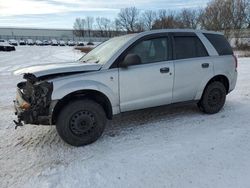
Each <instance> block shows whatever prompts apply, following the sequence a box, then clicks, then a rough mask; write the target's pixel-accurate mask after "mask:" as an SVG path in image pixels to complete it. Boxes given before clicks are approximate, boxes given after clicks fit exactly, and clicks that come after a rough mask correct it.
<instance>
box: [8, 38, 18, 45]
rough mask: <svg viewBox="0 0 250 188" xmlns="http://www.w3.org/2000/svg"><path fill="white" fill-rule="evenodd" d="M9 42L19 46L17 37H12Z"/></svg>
mask: <svg viewBox="0 0 250 188" xmlns="http://www.w3.org/2000/svg"><path fill="white" fill-rule="evenodd" d="M9 44H10V45H13V46H17V45H18V42H17V41H16V40H15V39H10V40H9Z"/></svg>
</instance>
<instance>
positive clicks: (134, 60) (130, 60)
mask: <svg viewBox="0 0 250 188" xmlns="http://www.w3.org/2000/svg"><path fill="white" fill-rule="evenodd" d="M138 64H141V58H140V57H139V56H138V55H136V54H128V55H126V57H125V58H124V60H123V62H121V64H120V67H122V68H127V67H129V66H131V65H138Z"/></svg>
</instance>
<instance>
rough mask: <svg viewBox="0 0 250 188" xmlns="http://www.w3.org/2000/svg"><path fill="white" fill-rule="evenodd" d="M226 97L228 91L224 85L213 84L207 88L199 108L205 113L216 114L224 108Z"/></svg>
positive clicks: (216, 82)
mask: <svg viewBox="0 0 250 188" xmlns="http://www.w3.org/2000/svg"><path fill="white" fill-rule="evenodd" d="M226 95H227V91H226V88H225V86H224V85H223V83H221V82H218V81H215V82H212V83H210V84H209V85H208V86H207V87H206V88H205V90H204V92H203V95H202V98H201V100H200V101H199V103H198V107H199V109H200V110H201V111H202V112H204V113H207V114H215V113H217V112H219V111H220V110H221V109H222V107H223V106H224V104H225V101H226Z"/></svg>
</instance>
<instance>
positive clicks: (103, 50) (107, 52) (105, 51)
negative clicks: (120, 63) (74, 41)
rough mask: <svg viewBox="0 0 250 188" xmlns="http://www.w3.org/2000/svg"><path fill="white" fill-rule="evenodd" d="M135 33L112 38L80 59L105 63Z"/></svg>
mask: <svg viewBox="0 0 250 188" xmlns="http://www.w3.org/2000/svg"><path fill="white" fill-rule="evenodd" d="M133 37H134V35H125V36H121V37H115V38H112V39H110V40H108V41H106V42H104V43H102V44H100V45H99V46H97V47H96V48H94V49H93V50H91V51H90V52H89V53H87V54H86V55H85V56H83V57H82V58H81V59H80V61H82V62H88V61H95V62H96V63H98V64H105V63H106V62H107V61H108V60H109V59H110V58H111V57H112V56H113V55H114V54H115V53H116V52H117V51H118V50H119V48H121V47H122V46H123V45H124V44H126V43H127V42H128V41H129V40H130V39H131V38H133Z"/></svg>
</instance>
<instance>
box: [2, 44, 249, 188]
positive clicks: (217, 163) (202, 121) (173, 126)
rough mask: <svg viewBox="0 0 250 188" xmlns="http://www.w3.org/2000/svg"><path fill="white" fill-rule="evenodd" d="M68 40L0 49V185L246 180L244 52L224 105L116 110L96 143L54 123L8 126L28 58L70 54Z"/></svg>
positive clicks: (232, 186) (230, 185)
mask: <svg viewBox="0 0 250 188" xmlns="http://www.w3.org/2000/svg"><path fill="white" fill-rule="evenodd" d="M80 56H81V54H80V53H79V52H77V51H74V50H73V49H72V48H70V47H35V46H34V47H17V51H16V52H10V53H4V52H0V81H1V90H0V110H1V114H0V115H1V121H0V138H1V139H0V187H1V188H5V187H25V188H29V187H30V188H34V187H35V188H36V187H39V188H40V187H45V188H46V187H48V188H49V187H51V188H64V187H115V188H116V187H136V188H140V187H142V188H144V187H198V188H205V187H213V188H223V187H225V188H236V187H237V188H241V187H242V188H246V187H250V179H249V177H250V144H249V143H250V58H242V59H240V60H239V78H238V83H237V87H236V90H235V91H233V92H232V93H231V94H230V95H229V96H228V98H227V102H226V105H225V107H224V109H223V110H222V111H221V112H220V113H218V114H215V115H204V114H202V113H200V112H199V111H198V109H197V108H196V107H195V106H193V105H191V106H180V107H160V108H156V109H153V110H144V111H139V112H136V113H134V114H131V113H130V114H126V115H124V116H122V117H116V118H115V119H114V121H112V122H109V124H108V125H107V129H106V130H105V133H104V135H103V136H102V137H101V138H100V139H99V140H98V141H97V142H95V143H94V144H92V145H89V146H86V147H80V148H75V147H71V146H69V145H67V144H65V143H64V142H63V141H62V140H61V139H60V138H59V136H58V135H57V133H56V130H55V127H49V126H48V127H47V126H32V125H26V126H25V127H22V128H19V129H17V130H14V125H13V123H12V120H13V119H14V118H15V117H14V115H13V109H12V100H13V98H14V96H15V85H16V83H17V82H18V81H19V80H20V77H14V76H12V75H11V72H12V71H13V70H15V69H17V68H20V67H26V66H29V65H32V64H42V63H54V62H63V61H69V60H76V59H78V58H79V57H80Z"/></svg>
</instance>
